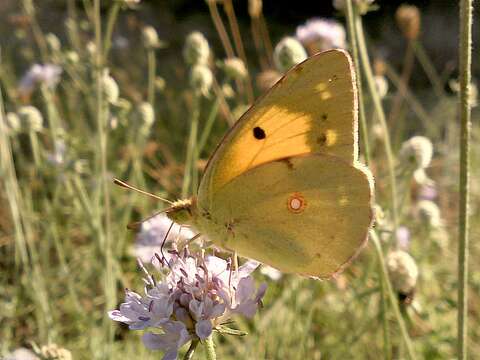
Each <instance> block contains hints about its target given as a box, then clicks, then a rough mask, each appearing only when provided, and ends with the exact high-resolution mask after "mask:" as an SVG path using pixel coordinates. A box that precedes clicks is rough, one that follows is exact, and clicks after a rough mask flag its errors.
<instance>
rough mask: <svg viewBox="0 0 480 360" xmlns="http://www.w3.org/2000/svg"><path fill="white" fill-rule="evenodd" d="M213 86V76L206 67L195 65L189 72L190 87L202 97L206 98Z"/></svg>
mask: <svg viewBox="0 0 480 360" xmlns="http://www.w3.org/2000/svg"><path fill="white" fill-rule="evenodd" d="M212 84H213V74H212V71H211V70H210V68H209V67H208V66H205V65H195V66H194V67H192V69H191V70H190V85H191V87H192V88H193V89H194V90H195V91H196V92H197V93H200V94H202V95H203V96H208V94H209V92H210V88H211V87H212Z"/></svg>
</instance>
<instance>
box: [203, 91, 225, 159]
mask: <svg viewBox="0 0 480 360" xmlns="http://www.w3.org/2000/svg"><path fill="white" fill-rule="evenodd" d="M219 107H220V99H219V98H216V99H215V102H214V103H213V105H212V108H211V110H210V114H208V117H207V121H206V122H205V126H204V127H203V131H202V135H200V140H199V141H198V151H197V152H198V155H201V154H202V151H203V149H204V147H205V145H206V144H207V140H208V137H209V136H210V133H211V131H212V127H213V124H214V122H215V119H216V118H217V114H218V108H219Z"/></svg>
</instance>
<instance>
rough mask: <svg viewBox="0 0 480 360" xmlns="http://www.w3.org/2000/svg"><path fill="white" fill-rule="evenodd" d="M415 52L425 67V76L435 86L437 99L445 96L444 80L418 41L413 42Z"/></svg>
mask: <svg viewBox="0 0 480 360" xmlns="http://www.w3.org/2000/svg"><path fill="white" fill-rule="evenodd" d="M413 51H414V52H415V56H416V58H417V60H418V62H419V63H420V65H421V66H422V67H423V71H425V74H426V75H427V77H428V79H429V80H430V82H431V83H432V85H433V91H435V95H436V96H437V97H443V96H445V91H444V90H443V82H442V79H441V77H440V75H439V74H438V72H437V70H436V69H435V67H434V66H433V64H432V62H431V60H430V58H429V57H428V55H427V53H426V51H425V49H424V48H423V45H422V44H421V43H420V42H419V41H418V40H416V41H414V42H413Z"/></svg>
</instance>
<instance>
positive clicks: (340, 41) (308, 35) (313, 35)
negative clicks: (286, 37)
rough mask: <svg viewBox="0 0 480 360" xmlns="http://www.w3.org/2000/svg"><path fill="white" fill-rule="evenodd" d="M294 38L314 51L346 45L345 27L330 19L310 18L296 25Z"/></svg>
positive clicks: (310, 50) (344, 46)
mask: <svg viewBox="0 0 480 360" xmlns="http://www.w3.org/2000/svg"><path fill="white" fill-rule="evenodd" d="M296 38H297V39H298V41H300V42H301V43H302V44H303V45H304V46H305V47H306V48H307V49H309V52H310V53H311V54H312V53H316V52H318V51H325V50H329V49H336V48H341V49H345V48H346V47H347V35H346V32H345V28H344V27H343V25H342V24H340V23H339V22H338V21H335V20H332V19H323V18H317V19H310V20H308V21H307V22H306V23H305V25H301V26H299V27H297V31H296Z"/></svg>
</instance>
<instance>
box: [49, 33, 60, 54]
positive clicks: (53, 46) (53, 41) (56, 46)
mask: <svg viewBox="0 0 480 360" xmlns="http://www.w3.org/2000/svg"><path fill="white" fill-rule="evenodd" d="M45 40H46V41H47V45H48V47H49V49H50V51H51V52H58V51H60V49H61V47H62V45H61V43H60V40H59V39H58V37H57V35H55V34H52V33H48V34H47V35H45Z"/></svg>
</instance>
